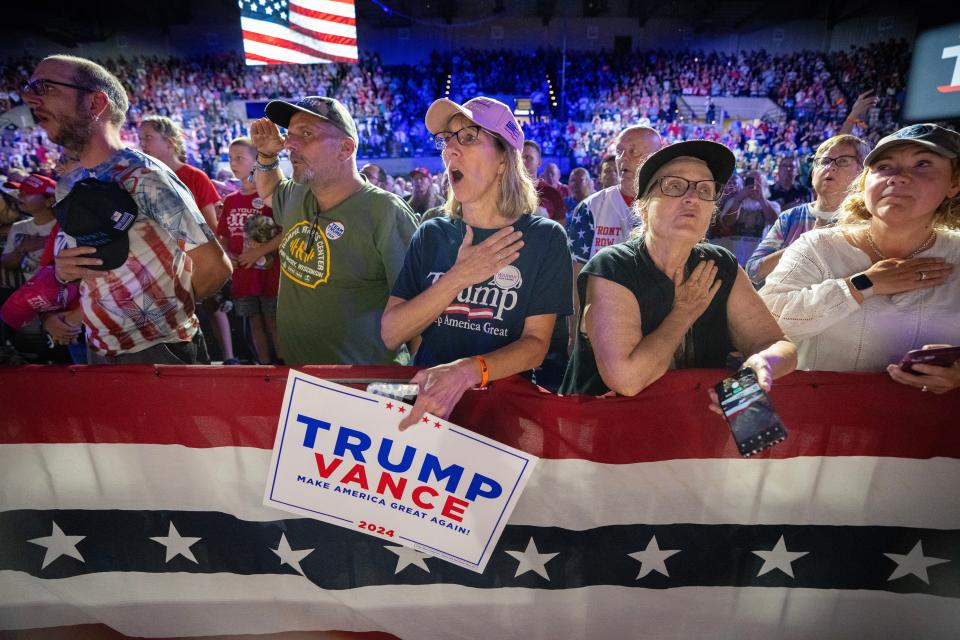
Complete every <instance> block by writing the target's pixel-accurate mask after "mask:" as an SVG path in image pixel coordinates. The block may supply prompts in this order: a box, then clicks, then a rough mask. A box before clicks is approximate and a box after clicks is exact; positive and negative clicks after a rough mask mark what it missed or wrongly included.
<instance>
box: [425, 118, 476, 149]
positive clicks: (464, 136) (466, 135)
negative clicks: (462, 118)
mask: <svg viewBox="0 0 960 640" xmlns="http://www.w3.org/2000/svg"><path fill="white" fill-rule="evenodd" d="M482 128H483V127H481V126H480V125H476V124H468V125H467V126H465V127H463V128H462V129H457V130H456V131H453V132H451V131H441V132H440V133H438V134H437V135H435V136H433V144H434V146H436V147H437V149H439V150H440V151H443V150H444V149H446V148H447V142H448V141H449V140H450V138H452V137H453V136H457V142H459V143H460V144H461V145H462V146H464V147H466V146H468V145H471V144H477V142H479V141H480V130H481V129H482Z"/></svg>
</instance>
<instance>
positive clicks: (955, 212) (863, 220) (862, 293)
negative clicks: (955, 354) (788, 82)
mask: <svg viewBox="0 0 960 640" xmlns="http://www.w3.org/2000/svg"><path fill="white" fill-rule="evenodd" d="M864 164H865V167H866V168H865V169H864V171H863V173H862V174H861V175H860V178H859V179H858V180H857V181H856V182H855V183H854V184H855V187H856V189H855V191H854V192H853V193H851V194H850V195H849V196H847V198H846V200H844V202H843V205H842V207H841V209H842V212H841V216H840V220H839V223H838V225H837V226H836V227H833V228H829V229H818V230H814V231H810V232H808V233H805V234H803V235H802V236H800V238H799V239H798V240H797V241H796V242H795V243H793V244H792V245H790V247H789V248H788V249H787V250H786V251H785V252H784V254H783V257H782V258H781V259H780V263H779V264H778V265H777V267H776V269H774V270H773V272H772V273H771V274H770V275H769V276H767V282H766V285H765V286H764V287H763V289H761V290H760V295H761V296H762V297H763V299H764V301H765V302H766V303H767V305H768V306H769V307H770V310H771V311H772V312H773V315H774V317H776V318H777V320H778V321H779V323H780V326H781V327H782V328H783V330H784V331H785V332H786V333H787V335H789V336H790V337H791V338H793V339H794V340H795V341H796V342H797V346H798V348H799V360H800V361H799V367H800V368H801V369H818V370H827V371H883V370H887V371H888V373H889V374H890V377H892V378H893V379H894V380H896V381H897V382H900V383H903V384H906V385H910V386H913V387H917V388H918V389H921V390H923V391H928V390H929V391H934V392H938V393H943V392H946V391H950V390H952V389H956V388H957V387H960V363H955V364H954V365H953V366H947V367H944V366H935V365H915V366H914V369H915V370H917V371H919V372H920V374H910V373H906V372H904V371H901V370H900V368H899V367H898V366H897V365H896V363H898V362H899V361H900V359H901V358H902V357H903V355H904V354H905V353H906V352H907V351H910V350H914V349H920V348H923V347H925V346H931V345H957V344H960V276H958V275H957V274H956V273H954V266H955V265H956V264H957V262H958V261H960V231H958V230H960V201H958V194H960V134H958V133H957V132H955V131H950V130H948V129H944V128H942V127H939V126H937V125H933V124H919V125H913V126H909V127H905V128H903V129H901V130H899V131H897V132H896V133H893V134H891V135H889V136H887V137H886V138H883V139H882V140H880V142H878V143H877V146H876V147H875V148H874V149H873V151H871V152H870V154H869V155H868V156H867V157H866V160H865V161H864Z"/></svg>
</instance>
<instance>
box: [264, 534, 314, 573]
mask: <svg viewBox="0 0 960 640" xmlns="http://www.w3.org/2000/svg"><path fill="white" fill-rule="evenodd" d="M270 551H273V552H274V553H275V554H277V557H278V558H280V564H281V565H288V566H290V567H291V568H292V569H293V570H294V571H296V572H297V573H299V574H300V575H303V569H301V568H300V561H301V560H303V559H304V558H306V557H307V556H308V555H310V554H311V553H313V552H314V549H291V548H290V543H289V542H287V536H286V535H285V534H283V533H281V534H280V543H279V544H278V545H277V548H276V549H273V548H271V549H270Z"/></svg>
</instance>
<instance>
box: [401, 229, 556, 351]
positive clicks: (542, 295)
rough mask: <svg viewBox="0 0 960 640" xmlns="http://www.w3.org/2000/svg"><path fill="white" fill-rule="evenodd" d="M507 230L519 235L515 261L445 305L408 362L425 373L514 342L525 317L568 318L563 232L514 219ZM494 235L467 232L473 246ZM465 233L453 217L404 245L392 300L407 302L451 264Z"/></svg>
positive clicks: (484, 230) (474, 231)
mask: <svg viewBox="0 0 960 640" xmlns="http://www.w3.org/2000/svg"><path fill="white" fill-rule="evenodd" d="M512 226H513V228H514V229H515V230H517V231H522V232H523V242H524V245H523V248H521V249H520V257H519V258H517V259H516V260H515V261H514V262H513V264H509V265H507V266H505V267H504V268H502V269H501V270H500V271H499V272H497V274H496V275H494V276H493V277H492V278H490V279H489V280H488V281H486V282H480V283H477V284H474V285H472V286H469V287H467V288H466V289H464V290H463V291H461V292H460V293H459V294H458V295H457V297H456V298H454V299H453V300H451V301H450V304H448V305H447V308H446V309H444V311H443V312H442V313H441V314H440V315H439V316H438V317H437V319H436V320H434V321H433V322H432V323H431V324H430V326H429V327H427V328H426V329H425V330H424V332H423V333H422V334H421V338H422V340H423V341H422V343H421V344H420V349H419V350H418V351H417V355H416V357H415V358H414V363H415V364H418V365H420V366H427V367H432V366H434V365H438V364H443V363H446V362H451V361H453V360H456V359H458V358H466V357H469V356H477V355H484V354H487V353H490V352H491V351H496V350H497V349H499V348H501V347H504V346H506V345H508V344H510V343H511V342H513V341H515V340H517V339H518V338H519V337H520V335H521V334H522V333H523V324H524V321H525V320H526V319H527V318H528V317H530V316H539V315H545V314H550V313H554V314H557V315H559V316H563V315H569V314H570V313H572V312H573V293H572V283H573V268H572V265H571V260H570V251H569V249H568V248H567V236H566V233H565V232H564V230H563V227H562V226H560V225H559V224H557V223H556V222H554V221H553V220H550V219H548V218H541V217H538V216H532V215H524V216H520V218H518V219H517V220H516V221H515V222H514V223H513V225H512ZM497 231H499V229H478V228H476V227H473V243H474V244H478V243H480V242H483V241H484V240H486V239H487V238H489V237H490V236H492V235H493V234H494V233H496V232H497ZM465 233H466V226H465V225H464V222H463V220H461V219H459V218H456V219H454V218H448V217H440V218H433V219H431V220H428V221H427V222H425V223H423V224H422V225H421V226H420V227H419V228H418V229H417V231H416V233H415V234H414V235H413V239H412V240H411V241H410V248H409V250H408V251H407V255H406V258H405V259H404V263H403V268H402V269H401V270H400V275H399V276H398V277H397V281H396V283H395V284H394V286H393V291H392V292H391V293H392V295H394V296H396V297H398V298H403V299H404V300H410V299H412V298H414V297H416V296H417V295H419V294H420V293H422V292H423V291H425V290H426V289H428V288H429V287H430V286H431V285H432V284H433V283H434V282H436V281H437V280H438V279H439V278H440V276H442V275H443V274H445V273H446V272H447V271H449V270H450V269H451V268H452V267H453V265H454V263H456V261H457V252H458V251H459V250H460V245H461V244H463V238H464V234H465Z"/></svg>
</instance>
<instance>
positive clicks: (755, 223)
mask: <svg viewBox="0 0 960 640" xmlns="http://www.w3.org/2000/svg"><path fill="white" fill-rule="evenodd" d="M778 215H780V205H779V204H777V203H776V202H773V201H772V200H770V188H769V187H768V186H767V181H766V179H765V178H764V177H763V174H761V173H760V172H759V171H756V170H753V171H748V172H747V173H746V175H745V176H744V179H743V188H742V189H741V190H740V191H738V192H736V193H735V194H733V195H732V196H731V197H730V198H729V199H727V200H726V201H725V202H724V204H723V208H722V209H720V215H719V216H718V217H717V220H716V222H715V224H714V226H713V229H712V230H711V233H710V236H711V239H710V241H711V242H712V243H713V244H717V245H720V246H721V247H723V248H725V249H728V250H729V251H730V252H731V253H732V254H733V255H734V256H736V258H737V263H738V264H740V265H744V264H746V263H747V259H748V258H750V256H751V255H753V252H754V250H755V249H756V248H757V245H759V244H760V240H761V239H762V238H763V236H764V233H765V232H766V230H767V228H768V227H770V225H772V224H773V223H774V222H776V221H777V216H778Z"/></svg>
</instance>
